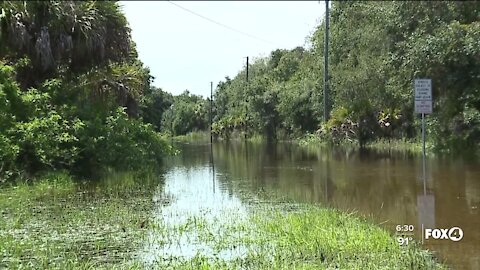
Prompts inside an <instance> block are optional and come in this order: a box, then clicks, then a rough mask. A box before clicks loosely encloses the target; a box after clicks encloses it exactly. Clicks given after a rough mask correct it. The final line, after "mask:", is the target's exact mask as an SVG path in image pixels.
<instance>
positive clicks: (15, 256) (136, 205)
mask: <svg viewBox="0 0 480 270" xmlns="http://www.w3.org/2000/svg"><path fill="white" fill-rule="evenodd" d="M152 175H153V174H151V173H135V174H133V173H116V174H109V175H108V176H103V177H101V179H100V180H101V181H100V182H98V183H92V182H83V183H82V182H78V181H73V180H72V178H71V177H69V176H68V175H67V174H66V173H49V174H47V175H44V176H43V177H40V178H39V179H38V180H37V181H34V182H33V183H31V182H24V183H18V184H16V185H13V184H9V186H8V187H4V188H2V189H0V209H1V213H0V214H1V217H2V218H1V219H0V254H1V258H2V259H0V268H6V269H19V268H21V269H38V268H42V269H112V268H114V267H118V266H119V265H123V266H131V267H133V266H135V265H136V264H137V263H135V261H134V259H135V256H136V252H135V251H136V250H137V249H138V246H139V245H140V244H141V242H142V240H143V239H144V235H145V234H146V230H147V226H148V224H149V217H150V211H151V209H152V203H151V197H152V194H153V191H154V190H155V187H156V186H157V185H158V184H159V181H158V179H156V178H155V177H153V176H152ZM124 268H125V267H124Z"/></svg>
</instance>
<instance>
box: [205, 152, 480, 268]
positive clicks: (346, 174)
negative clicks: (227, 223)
mask: <svg viewBox="0 0 480 270" xmlns="http://www.w3.org/2000/svg"><path fill="white" fill-rule="evenodd" d="M213 153H214V156H215V166H216V169H217V171H218V172H219V173H226V174H228V175H229V176H228V177H227V178H225V179H223V180H222V181H223V183H224V184H225V186H226V187H227V188H228V189H229V190H235V191H241V190H242V189H246V188H248V189H251V190H253V191H258V190H261V189H266V190H268V191H270V192H275V193H277V194H279V195H280V196H283V197H286V198H288V199H291V200H295V201H299V202H308V203H321V204H324V205H327V206H333V207H336V208H340V209H343V210H347V211H358V212H359V213H360V214H362V215H365V216H367V217H370V218H372V219H373V220H374V221H375V222H377V223H379V224H382V226H384V227H385V228H387V229H389V230H391V231H392V232H394V230H395V226H396V225H397V224H411V225H415V227H416V231H415V233H416V239H417V240H419V241H421V224H424V226H425V227H429V228H450V227H453V226H458V227H460V228H462V229H463V231H464V234H465V235H464V238H463V239H462V240H461V241H460V242H451V241H449V240H428V241H425V243H424V245H425V247H426V248H428V249H432V250H434V251H435V252H438V255H439V257H440V258H441V259H443V260H444V261H446V262H447V263H448V264H450V265H452V266H453V267H454V269H480V268H479V267H478V265H479V259H478V254H480V217H479V210H478V206H479V204H480V166H479V163H478V162H477V163H475V162H471V161H470V162H467V161H463V160H461V159H458V158H457V159H449V158H448V157H447V158H438V157H437V158H435V157H429V158H428V159H427V161H426V166H427V167H426V168H427V169H426V176H425V179H426V190H424V182H423V179H424V176H423V166H422V156H421V155H416V154H412V153H409V152H393V151H390V152H388V151H387V152H382V151H367V150H366V151H354V150H345V149H321V148H316V149H303V148H299V147H297V146H295V145H292V144H286V143H285V144H281V143H279V144H247V145H245V144H244V143H216V144H214V145H213Z"/></svg>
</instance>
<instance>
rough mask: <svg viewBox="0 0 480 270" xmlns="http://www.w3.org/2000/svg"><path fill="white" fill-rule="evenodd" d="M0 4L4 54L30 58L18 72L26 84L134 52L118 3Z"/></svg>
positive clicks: (0, 48) (14, 58) (0, 37)
mask: <svg viewBox="0 0 480 270" xmlns="http://www.w3.org/2000/svg"><path fill="white" fill-rule="evenodd" d="M0 9H1V15H0V40H1V42H0V44H1V45H0V58H4V59H7V60H8V61H10V62H16V61H18V60H19V59H25V60H27V61H26V63H28V64H27V65H25V66H24V68H23V69H19V70H18V71H19V74H18V77H17V80H18V81H19V82H20V84H21V85H22V86H23V87H24V88H28V87H31V86H36V85H38V84H39V83H40V82H42V81H43V80H44V79H46V78H49V77H52V76H53V75H55V74H56V73H58V72H62V71H63V72H65V71H69V70H70V71H72V72H79V71H85V70H88V69H90V68H91V67H92V66H104V65H106V64H107V63H108V62H109V61H114V62H120V61H124V60H126V59H129V57H130V55H131V49H132V46H131V44H132V40H131V36H130V29H129V27H128V23H127V20H126V18H125V16H124V15H123V14H122V12H121V10H120V7H119V5H118V3H117V2H111V1H101V2H100V1H99V2H97V1H89V2H83V1H4V2H2V3H0ZM32 75H33V76H32Z"/></svg>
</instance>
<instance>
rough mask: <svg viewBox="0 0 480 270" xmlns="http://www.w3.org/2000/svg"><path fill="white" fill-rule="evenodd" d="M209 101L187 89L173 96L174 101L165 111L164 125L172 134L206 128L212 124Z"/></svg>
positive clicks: (182, 133)
mask: <svg viewBox="0 0 480 270" xmlns="http://www.w3.org/2000/svg"><path fill="white" fill-rule="evenodd" d="M209 106H210V104H209V102H208V101H207V100H204V99H203V98H202V97H201V96H197V95H193V94H190V92H188V90H186V91H185V92H183V93H182V94H180V95H178V96H175V97H173V103H172V105H171V106H170V108H169V109H168V111H166V112H165V113H164V117H163V122H162V123H163V126H164V127H165V129H167V130H170V132H171V134H172V135H185V134H187V133H188V132H192V131H197V130H206V129H207V127H209V125H210V120H209V119H210V118H209V109H210V108H209Z"/></svg>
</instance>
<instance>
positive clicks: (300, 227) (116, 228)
mask: <svg viewBox="0 0 480 270" xmlns="http://www.w3.org/2000/svg"><path fill="white" fill-rule="evenodd" d="M158 184H159V181H158V179H155V178H154V177H151V176H149V175H148V174H146V175H145V174H144V175H135V174H111V175H109V176H108V177H105V178H104V179H103V180H102V181H100V182H98V183H94V184H92V183H81V182H75V181H73V180H72V179H71V178H70V177H69V176H67V175H65V174H50V175H46V176H45V177H43V178H42V179H40V180H38V181H36V182H35V183H34V184H29V183H19V184H16V185H11V186H7V187H2V188H1V189H0V209H1V211H2V212H1V216H2V219H1V220H0V254H1V260H0V268H7V269H18V268H22V269H38V268H41V269H192V270H193V269H292V268H293V269H443V268H442V266H441V265H439V264H437V263H436V262H435V260H434V259H433V258H432V257H431V255H430V254H429V253H428V252H426V251H424V250H422V249H421V248H420V247H418V246H414V245H412V246H409V247H400V246H398V244H397V243H396V241H395V240H394V239H393V238H392V236H391V235H390V234H389V233H388V232H387V231H385V230H383V229H381V228H379V227H377V226H376V225H374V224H372V223H370V222H368V221H366V220H363V219H360V218H358V217H355V216H354V215H352V214H347V213H342V212H339V211H336V210H331V209H324V208H321V207H320V206H311V205H310V206H309V205H299V204H295V203H281V202H277V201H273V202H272V203H266V202H257V203H251V204H250V206H249V207H247V211H246V212H245V211H240V210H238V209H237V210H235V209H230V210H229V211H225V212H224V213H223V215H222V216H213V217H212V216H210V213H205V212H202V211H200V212H195V213H190V212H188V211H187V212H185V213H180V216H179V217H177V218H176V219H175V222H169V220H167V219H166V217H164V216H163V217H162V215H158V212H159V211H161V209H162V207H163V206H162V205H165V204H168V203H170V201H172V200H175V198H160V201H156V202H153V201H152V196H153V192H154V190H155V188H154V187H155V186H158ZM159 203H160V204H159ZM155 213H157V214H155ZM173 251H183V252H185V251H187V256H179V255H178V254H177V255H175V252H173ZM182 254H183V253H182Z"/></svg>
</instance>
